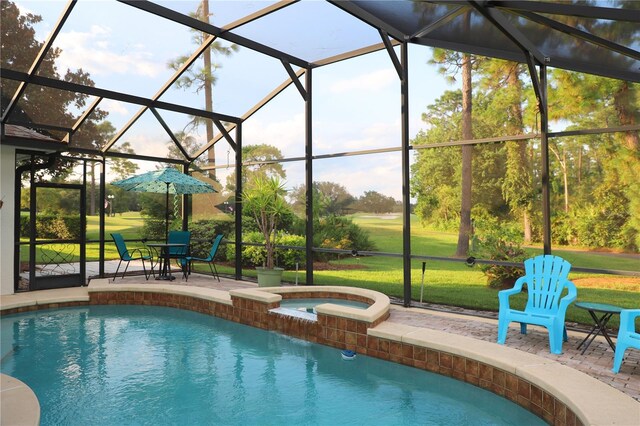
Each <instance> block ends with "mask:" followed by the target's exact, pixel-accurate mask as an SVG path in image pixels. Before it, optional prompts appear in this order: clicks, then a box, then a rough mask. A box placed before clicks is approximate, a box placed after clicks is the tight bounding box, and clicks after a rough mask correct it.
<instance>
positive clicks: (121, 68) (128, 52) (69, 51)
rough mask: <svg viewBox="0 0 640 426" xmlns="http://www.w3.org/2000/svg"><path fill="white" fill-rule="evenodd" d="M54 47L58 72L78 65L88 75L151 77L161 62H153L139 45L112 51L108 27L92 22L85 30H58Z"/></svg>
mask: <svg viewBox="0 0 640 426" xmlns="http://www.w3.org/2000/svg"><path fill="white" fill-rule="evenodd" d="M56 47H59V48H60V49H62V53H61V54H60V57H59V58H58V60H57V65H58V67H59V69H60V71H62V72H64V70H66V69H67V68H70V69H72V70H75V69H78V68H82V69H83V70H84V71H88V72H89V73H90V74H92V75H100V74H129V75H130V74H135V75H141V76H145V77H155V76H156V75H158V73H159V72H160V70H162V69H164V65H163V64H158V63H155V62H153V61H152V60H151V59H152V58H153V55H152V54H151V53H150V52H148V51H146V50H145V49H144V46H143V45H139V44H135V45H134V44H130V45H127V46H125V47H124V48H123V51H122V52H119V53H118V52H115V51H113V48H112V45H111V29H110V28H109V27H106V26H103V25H92V26H91V29H90V30H89V32H80V31H69V32H61V33H60V34H59V35H58V37H57V38H56Z"/></svg>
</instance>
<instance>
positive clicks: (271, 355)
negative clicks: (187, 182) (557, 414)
mask: <svg viewBox="0 0 640 426" xmlns="http://www.w3.org/2000/svg"><path fill="white" fill-rule="evenodd" d="M1 326H2V348H1V352H2V355H3V357H2V362H1V364H0V367H1V371H2V373H5V374H8V375H11V376H13V377H16V378H18V379H20V380H22V381H23V382H25V383H26V384H27V385H29V386H30V387H31V388H32V389H33V391H34V392H35V394H36V395H37V397H38V399H39V401H40V405H41V409H42V413H41V424H42V425H61V424H65V425H87V424H91V425H145V424H148V425H171V424H176V425H177V424H180V425H200V424H224V425H280V424H282V425H284V424H287V425H290V424H300V425H303V424H312V425H323V424H327V425H335V424H338V423H339V424H345V425H352V424H365V425H398V424H407V425H425V424H440V425H441V424H452V425H453V424H456V425H459V424H473V425H481V424H491V425H498V424H527V425H535V424H544V422H543V421H542V419H540V418H538V417H536V416H534V415H533V414H531V413H530V412H528V411H526V410H524V409H522V408H521V407H519V406H517V405H516V404H513V403H511V402H509V401H507V400H505V399H503V398H500V397H498V396H496V395H494V394H492V393H490V392H488V391H485V390H483V389H480V388H477V387H474V386H472V385H469V384H466V383H463V382H459V381H457V380H453V379H450V378H448V377H444V376H440V375H436V374H432V373H429V372H426V371H422V370H418V369H414V368H410V367H406V366H402V365H399V364H394V363H390V362H386V361H382V360H378V359H375V358H370V357H367V356H363V355H358V356H357V357H356V359H355V360H353V361H344V360H342V357H341V355H340V351H339V350H338V349H335V348H330V347H326V346H322V345H317V344H312V343H309V342H306V341H302V340H299V339H295V338H291V337H287V336H284V335H280V334H277V333H273V332H268V331H264V330H260V329H256V328H252V327H248V326H244V325H241V324H237V323H234V322H230V321H225V320H221V319H218V318H215V317H210V316H207V315H202V314H198V313H195V312H190V311H182V310H178V309H171V308H162V307H154V306H91V307H82V308H72V309H61V310H43V311H37V312H32V313H25V314H16V315H10V316H6V317H2V319H1ZM8 336H10V337H8Z"/></svg>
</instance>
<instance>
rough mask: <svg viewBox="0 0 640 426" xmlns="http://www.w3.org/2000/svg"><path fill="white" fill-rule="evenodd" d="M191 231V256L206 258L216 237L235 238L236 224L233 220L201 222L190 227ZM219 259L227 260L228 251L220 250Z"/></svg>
mask: <svg viewBox="0 0 640 426" xmlns="http://www.w3.org/2000/svg"><path fill="white" fill-rule="evenodd" d="M189 230H190V231H191V247H190V248H191V255H194V256H202V257H205V256H207V255H208V254H209V250H211V244H212V241H213V239H214V238H215V236H216V235H218V234H222V235H224V238H225V239H234V238H235V223H234V222H233V221H231V220H199V221H198V222H195V223H192V224H191V225H190V226H189ZM216 258H217V259H219V260H227V258H226V251H225V250H222V249H219V250H218V254H217V257H216Z"/></svg>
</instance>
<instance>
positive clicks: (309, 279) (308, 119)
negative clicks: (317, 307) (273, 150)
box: [304, 68, 313, 285]
mask: <svg viewBox="0 0 640 426" xmlns="http://www.w3.org/2000/svg"><path fill="white" fill-rule="evenodd" d="M311 84H312V82H311V68H308V69H307V72H306V73H305V86H306V87H305V89H306V93H307V98H306V99H305V103H304V104H305V148H304V149H305V153H304V156H305V162H304V164H305V185H306V187H307V194H306V197H307V200H306V201H307V202H306V209H305V216H306V229H305V231H306V232H305V233H306V235H305V253H306V258H307V261H306V280H305V285H313V158H312V157H313V141H312V136H313V133H312V130H313V129H312V114H311V113H312V109H311V107H312V100H313V96H312V90H311Z"/></svg>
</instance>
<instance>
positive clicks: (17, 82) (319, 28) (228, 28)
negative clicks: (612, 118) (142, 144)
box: [0, 0, 640, 159]
mask: <svg viewBox="0 0 640 426" xmlns="http://www.w3.org/2000/svg"><path fill="white" fill-rule="evenodd" d="M75 3H76V2H75V1H71V2H69V3H68V4H67V5H66V7H65V8H64V10H63V11H62V13H61V15H60V17H59V20H58V22H57V23H55V22H49V25H50V26H51V27H52V30H51V33H50V36H49V38H48V39H47V41H46V42H45V43H44V47H43V49H42V51H41V52H40V54H39V55H38V56H37V57H35V58H33V61H32V62H31V66H30V67H17V66H16V67H13V68H2V69H1V70H0V71H1V73H2V86H3V87H2V92H3V105H2V123H3V124H10V123H12V124H20V125H23V124H25V123H23V119H21V118H22V117H18V115H19V110H20V108H19V106H18V107H17V104H18V103H19V101H20V100H21V99H22V98H23V97H24V96H25V92H26V91H28V90H29V86H37V87H43V88H47V90H57V91H71V92H76V93H83V94H86V95H89V96H94V97H96V99H102V98H106V99H113V100H117V101H121V102H126V103H130V104H134V105H137V106H139V107H140V108H141V111H143V112H144V111H146V110H147V109H151V110H152V111H153V113H154V114H156V116H157V115H158V113H157V111H158V110H162V111H170V112H171V113H179V114H188V115H196V116H201V117H202V118H204V119H207V120H212V121H213V122H214V124H216V126H217V127H218V129H219V130H220V131H221V133H222V136H221V137H225V138H226V139H228V140H229V141H230V144H232V143H233V142H232V141H231V140H230V138H229V137H228V135H225V131H224V130H223V128H222V125H221V123H222V122H225V123H239V122H242V120H243V119H244V118H243V117H236V116H231V115H228V114H227V115H224V114H218V113H211V112H207V111H204V110H202V109H201V108H196V107H193V106H186V105H177V104H175V103H171V102H165V101H162V100H161V99H160V98H161V96H162V94H163V93H164V91H165V90H166V87H169V86H170V85H171V84H173V83H174V82H175V81H176V80H177V78H178V77H179V76H180V72H182V71H184V70H186V66H185V67H183V68H182V70H181V71H180V70H179V71H177V72H176V74H174V75H173V76H172V77H171V79H170V80H169V81H168V82H167V83H166V85H165V87H161V88H158V89H159V91H158V93H157V94H156V95H155V96H152V97H143V96H137V95H134V94H131V93H122V92H118V91H115V90H107V89H106V88H101V87H89V86H86V85H83V84H81V83H73V82H69V81H62V80H60V79H53V78H50V77H47V76H45V75H40V74H39V73H38V67H39V65H40V63H41V62H42V60H43V59H44V58H45V56H46V55H47V51H48V50H49V49H51V47H52V46H56V36H57V35H58V33H59V32H60V29H61V28H62V27H63V26H64V24H65V21H67V19H69V17H70V16H71V17H72V16H73V12H74V11H73V8H74V6H75ZM119 3H121V5H120V7H124V8H125V9H126V10H125V13H127V12H129V11H130V13H134V12H135V13H138V14H139V13H149V14H152V15H155V16H156V17H160V19H163V20H167V21H171V23H175V24H178V25H184V26H187V27H190V28H193V29H196V30H198V31H202V32H203V33H208V34H210V35H212V36H214V37H213V38H221V39H224V40H227V41H229V42H231V43H235V44H237V45H239V46H242V47H244V48H249V49H252V50H254V51H256V52H259V54H262V55H266V56H268V57H272V58H275V59H277V60H278V61H281V62H282V64H283V65H284V67H285V69H286V71H287V74H288V75H289V76H290V77H291V81H292V82H293V83H294V84H296V85H297V86H299V87H298V89H299V90H301V93H304V89H303V88H302V86H301V83H300V81H299V80H298V78H297V76H299V75H300V70H296V69H295V67H298V68H302V69H305V68H306V69H311V68H316V67H320V66H323V65H327V64H330V63H334V62H337V61H341V60H347V59H349V58H351V57H355V56H358V55H361V54H365V53H369V52H373V51H376V50H383V49H385V48H387V49H389V50H390V49H391V48H392V46H393V45H397V44H399V43H403V42H408V43H413V44H418V45H424V46H432V47H440V48H445V49H450V50H456V51H461V52H467V53H471V54H478V55H483V56H488V57H493V58H500V59H506V60H512V61H519V62H522V63H528V64H529V66H530V69H531V68H532V67H533V66H535V65H546V66H549V67H556V68H561V69H566V70H573V71H578V72H583V73H589V74H595V75H600V76H605V77H610V78H614V79H621V80H626V81H631V82H640V52H639V50H640V2H638V1H633V0H631V1H619V0H607V1H602V0H593V1H578V0H576V1H554V2H547V1H480V0H468V1H457V0H451V1H438V0H435V1H417V0H416V1H411V0H394V1H379V0H375V1H369V0H354V1H327V2H325V1H322V2H320V1H280V2H271V3H267V2H248V1H234V2H225V3H226V7H227V9H229V10H232V13H229V15H228V16H229V17H228V18H227V19H226V20H225V22H222V23H221V26H216V25H212V24H208V23H205V22H202V21H199V20H198V19H196V18H194V17H192V16H189V15H188V14H187V13H183V12H181V11H184V10H186V8H185V3H184V2H182V3H180V4H179V6H178V3H176V2H171V1H161V2H157V3H154V2H149V1H141V0H135V1H132V0H121V1H120V2H119ZM191 3H192V4H191ZM191 3H190V5H189V6H190V7H191V9H192V10H195V9H196V8H197V6H198V3H199V2H197V1H193V2H191ZM211 4H212V5H214V6H215V4H216V2H215V1H211ZM319 12H321V13H319ZM232 18H233V19H232ZM99 22H100V16H99V15H98V16H96V23H99ZM148 32H149V36H150V37H152V38H153V37H155V36H154V28H149V31H148ZM213 38H211V39H213ZM206 42H207V40H205V44H206ZM203 50H204V48H202V47H201V48H200V49H196V50H194V53H193V55H192V57H193V59H194V60H195V59H196V58H197V57H198V56H199V55H200V54H201V52H202V51H203ZM390 60H392V61H393V60H396V61H397V58H396V57H394V55H390ZM191 63H193V62H191ZM9 83H11V84H9ZM275 89H276V88H275V87H274V90H275ZM27 93H28V92H27ZM98 102H99V101H98ZM96 105H97V103H94V104H92V105H90V106H89V107H88V110H87V111H85V112H84V113H81V114H79V119H78V121H76V122H75V123H54V124H55V126H59V127H60V128H53V129H52V128H51V127H55V126H51V124H52V123H49V124H50V126H49V127H50V128H49V129H44V130H54V131H55V130H61V131H64V130H65V129H67V130H68V132H67V133H73V132H75V131H77V130H78V128H80V127H81V126H82V122H83V120H84V119H85V118H86V116H88V115H90V114H91V109H92V108H95V106H96ZM139 115H140V113H139V114H138V116H139ZM159 120H161V119H160V118H159ZM134 121H135V120H134ZM120 133H122V131H120ZM13 139H15V138H13ZM60 139H61V140H64V139H67V140H68V139H70V138H69V137H66V138H65V137H64V136H61V137H60ZM3 143H9V142H8V141H7V139H5V138H4V135H3ZM176 143H177V142H176ZM112 145H113V141H112V142H111V143H109V144H107V146H104V147H103V148H102V152H107V151H108V150H109V148H110V147H111V146H112ZM203 152H204V149H203V150H200V151H199V152H197V153H192V154H193V156H192V158H190V159H193V157H195V156H196V155H199V154H202V153H203Z"/></svg>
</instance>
